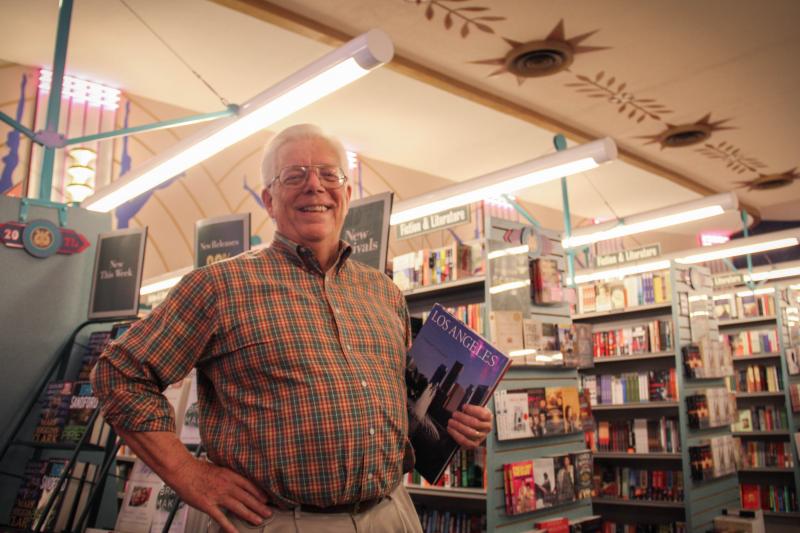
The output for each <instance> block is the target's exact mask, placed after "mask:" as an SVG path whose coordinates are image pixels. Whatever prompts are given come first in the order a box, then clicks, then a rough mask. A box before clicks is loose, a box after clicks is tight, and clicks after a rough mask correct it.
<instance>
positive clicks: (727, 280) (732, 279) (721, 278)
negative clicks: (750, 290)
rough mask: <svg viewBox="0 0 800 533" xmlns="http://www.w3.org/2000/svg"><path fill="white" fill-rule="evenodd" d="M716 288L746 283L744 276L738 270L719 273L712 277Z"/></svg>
mask: <svg viewBox="0 0 800 533" xmlns="http://www.w3.org/2000/svg"><path fill="white" fill-rule="evenodd" d="M711 282H712V283H713V284H714V288H717V287H731V286H734V285H744V277H743V276H742V275H741V274H739V273H738V272H733V273H730V274H717V275H716V276H714V277H712V278H711Z"/></svg>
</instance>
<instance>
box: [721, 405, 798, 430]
mask: <svg viewBox="0 0 800 533" xmlns="http://www.w3.org/2000/svg"><path fill="white" fill-rule="evenodd" d="M780 429H789V419H788V417H787V416H786V409H784V408H783V407H780V408H777V407H775V406H774V405H756V406H753V407H749V408H745V409H739V413H738V419H737V421H736V423H734V424H733V426H732V427H731V430H732V431H736V432H747V431H775V430H780Z"/></svg>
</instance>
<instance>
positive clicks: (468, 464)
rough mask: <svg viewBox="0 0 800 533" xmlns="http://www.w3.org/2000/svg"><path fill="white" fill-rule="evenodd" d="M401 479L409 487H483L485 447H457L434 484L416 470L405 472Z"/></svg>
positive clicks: (484, 485)
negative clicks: (472, 448)
mask: <svg viewBox="0 0 800 533" xmlns="http://www.w3.org/2000/svg"><path fill="white" fill-rule="evenodd" d="M403 481H404V482H405V484H406V485H407V486H409V487H443V488H485V487H486V448H484V447H482V446H481V447H479V448H476V449H475V450H467V449H463V448H461V449H459V450H458V451H457V452H456V454H455V456H454V457H453V460H452V461H451V462H450V464H449V465H448V466H447V468H446V469H445V471H444V473H443V474H442V476H441V477H440V478H439V480H438V481H437V482H436V484H431V483H429V482H428V481H426V480H425V478H424V477H422V476H421V475H420V474H419V472H417V471H416V470H414V471H412V472H409V473H407V474H406V475H405V478H404V480H403Z"/></svg>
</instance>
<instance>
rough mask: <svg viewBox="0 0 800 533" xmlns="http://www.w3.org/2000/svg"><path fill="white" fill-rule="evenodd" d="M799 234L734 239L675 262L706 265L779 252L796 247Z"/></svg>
mask: <svg viewBox="0 0 800 533" xmlns="http://www.w3.org/2000/svg"><path fill="white" fill-rule="evenodd" d="M798 233H800V231H798V230H796V229H794V230H784V231H775V232H772V233H765V234H763V235H757V236H754V237H745V238H743V239H733V240H731V241H728V242H726V243H725V244H719V245H715V246H707V247H705V248H701V249H699V250H698V251H697V253H692V254H689V255H683V254H682V257H678V258H676V259H675V262H676V263H681V264H684V265H689V264H694V263H705V262H706V261H715V260H717V259H725V258H728V257H737V256H740V255H747V254H755V253H759V252H766V251H769V250H777V249H778V248H787V247H789V246H796V245H797V244H798V243H800V240H798V238H797V235H798Z"/></svg>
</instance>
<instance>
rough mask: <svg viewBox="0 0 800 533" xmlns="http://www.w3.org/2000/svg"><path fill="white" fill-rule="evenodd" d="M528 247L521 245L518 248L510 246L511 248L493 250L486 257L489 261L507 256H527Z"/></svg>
mask: <svg viewBox="0 0 800 533" xmlns="http://www.w3.org/2000/svg"><path fill="white" fill-rule="evenodd" d="M527 253H528V245H527V244H522V245H520V246H512V247H511V248H504V249H503V250H494V251H492V252H489V255H488V256H487V257H488V258H489V259H497V258H498V257H506V256H509V255H519V254H527Z"/></svg>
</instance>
